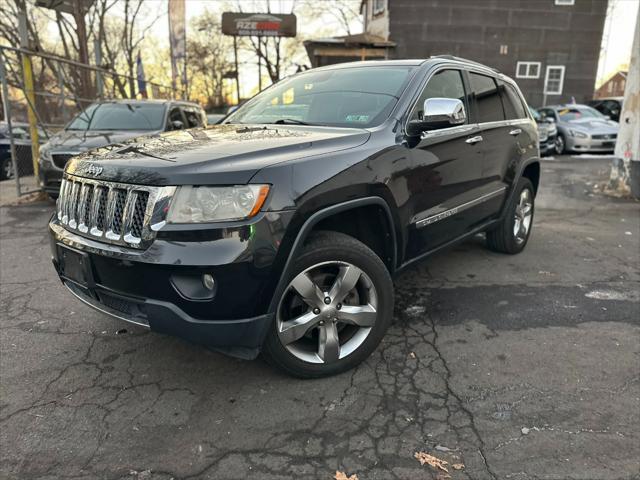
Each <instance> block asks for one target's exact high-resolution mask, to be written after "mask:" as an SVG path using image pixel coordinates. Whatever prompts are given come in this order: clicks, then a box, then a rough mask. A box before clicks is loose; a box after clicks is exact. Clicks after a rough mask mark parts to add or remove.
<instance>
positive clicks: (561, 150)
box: [555, 135, 564, 155]
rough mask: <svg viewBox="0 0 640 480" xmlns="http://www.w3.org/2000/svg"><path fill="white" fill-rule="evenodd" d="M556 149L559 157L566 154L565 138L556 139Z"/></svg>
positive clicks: (559, 136) (558, 137)
mask: <svg viewBox="0 0 640 480" xmlns="http://www.w3.org/2000/svg"><path fill="white" fill-rule="evenodd" d="M555 147H556V153H557V154H558V155H562V154H563V153H564V138H563V137H562V135H558V136H557V137H556V142H555Z"/></svg>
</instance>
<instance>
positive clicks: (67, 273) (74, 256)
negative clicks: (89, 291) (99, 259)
mask: <svg viewBox="0 0 640 480" xmlns="http://www.w3.org/2000/svg"><path fill="white" fill-rule="evenodd" d="M58 261H59V264H60V272H61V274H62V276H63V277H64V278H66V279H67V280H70V281H72V282H74V283H76V284H78V285H80V286H81V287H84V288H89V287H91V286H93V285H94V282H93V275H92V274H91V260H90V259H89V255H88V254H87V253H85V252H80V251H78V250H74V249H72V248H69V247H66V246H63V245H58Z"/></svg>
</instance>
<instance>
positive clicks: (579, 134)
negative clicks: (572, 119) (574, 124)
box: [569, 129, 589, 138]
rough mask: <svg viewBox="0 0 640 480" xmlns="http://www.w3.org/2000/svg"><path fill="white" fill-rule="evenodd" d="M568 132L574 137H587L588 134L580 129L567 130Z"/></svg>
mask: <svg viewBox="0 0 640 480" xmlns="http://www.w3.org/2000/svg"><path fill="white" fill-rule="evenodd" d="M569 133H570V134H571V136H572V137H576V138H588V137H589V135H588V134H586V133H584V132H581V131H580V130H573V129H571V130H569Z"/></svg>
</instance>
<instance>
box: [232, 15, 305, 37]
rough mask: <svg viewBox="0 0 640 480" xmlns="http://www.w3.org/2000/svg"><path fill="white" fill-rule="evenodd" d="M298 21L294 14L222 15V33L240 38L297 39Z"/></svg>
mask: <svg viewBox="0 0 640 480" xmlns="http://www.w3.org/2000/svg"><path fill="white" fill-rule="evenodd" d="M296 26H297V20H296V16H295V15H293V14H279V13H233V12H224V13H223V14H222V33H224V34H225V35H237V36H240V37H252V36H253V37H295V36H296Z"/></svg>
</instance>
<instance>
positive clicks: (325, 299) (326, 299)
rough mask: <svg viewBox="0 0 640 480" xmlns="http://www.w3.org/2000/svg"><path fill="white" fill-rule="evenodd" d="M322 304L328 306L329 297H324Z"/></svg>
mask: <svg viewBox="0 0 640 480" xmlns="http://www.w3.org/2000/svg"><path fill="white" fill-rule="evenodd" d="M324 303H326V304H327V305H329V304H330V303H331V299H330V298H329V297H324Z"/></svg>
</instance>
